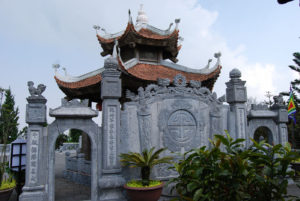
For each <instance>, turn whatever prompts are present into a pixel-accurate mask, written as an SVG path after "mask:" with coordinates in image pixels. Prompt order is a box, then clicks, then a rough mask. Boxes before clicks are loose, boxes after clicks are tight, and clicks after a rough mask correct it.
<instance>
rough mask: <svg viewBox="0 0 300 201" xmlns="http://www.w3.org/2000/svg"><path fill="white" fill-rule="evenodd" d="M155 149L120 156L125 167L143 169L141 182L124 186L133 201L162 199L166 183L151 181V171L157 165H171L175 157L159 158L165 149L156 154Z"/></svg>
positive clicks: (136, 181)
mask: <svg viewBox="0 0 300 201" xmlns="http://www.w3.org/2000/svg"><path fill="white" fill-rule="evenodd" d="M154 149H155V148H154V147H153V148H151V149H150V150H147V149H145V150H143V151H142V154H140V153H137V152H129V153H127V154H126V153H122V154H121V155H120V157H121V163H122V165H123V166H129V167H131V168H136V167H138V168H141V180H132V181H129V182H128V183H126V184H125V185H124V188H125V189H126V191H127V195H128V197H129V199H130V200H131V201H141V200H142V201H157V200H158V199H159V198H160V195H161V192H162V188H163V186H164V183H163V182H161V181H157V180H150V174H151V170H152V168H153V167H154V166H155V165H158V164H162V163H171V160H172V159H173V157H170V156H166V157H162V158H159V154H160V153H162V152H163V151H164V150H165V148H161V149H159V150H157V151H155V152H154Z"/></svg>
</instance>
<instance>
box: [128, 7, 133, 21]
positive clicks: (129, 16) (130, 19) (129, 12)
mask: <svg viewBox="0 0 300 201" xmlns="http://www.w3.org/2000/svg"><path fill="white" fill-rule="evenodd" d="M128 23H129V24H133V23H132V17H131V11H130V9H128Z"/></svg>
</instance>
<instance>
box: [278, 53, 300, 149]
mask: <svg viewBox="0 0 300 201" xmlns="http://www.w3.org/2000/svg"><path fill="white" fill-rule="evenodd" d="M293 56H294V59H293V61H294V62H295V64H296V65H289V68H290V69H291V70H293V71H295V72H296V73H300V53H299V52H296V53H294V54H293ZM291 85H292V89H293V95H294V100H295V104H296V114H295V117H296V122H300V105H299V104H300V98H299V96H300V79H295V80H293V81H291ZM281 94H282V95H284V96H289V91H288V92H281ZM288 133H289V141H292V144H293V145H294V146H295V145H296V144H295V140H296V141H298V142H299V143H300V124H299V123H296V125H294V123H293V120H292V119H289V123H288ZM292 133H294V136H292ZM294 148H295V147H294ZM296 148H300V144H298V147H296Z"/></svg>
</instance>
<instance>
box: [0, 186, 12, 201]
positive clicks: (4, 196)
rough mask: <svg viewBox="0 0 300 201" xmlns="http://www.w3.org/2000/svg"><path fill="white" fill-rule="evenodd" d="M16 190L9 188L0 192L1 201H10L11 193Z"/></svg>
mask: <svg viewBox="0 0 300 201" xmlns="http://www.w3.org/2000/svg"><path fill="white" fill-rule="evenodd" d="M14 189H15V188H9V189H5V190H0V200H1V201H8V200H9V198H10V195H11V193H12V192H13V190H14Z"/></svg>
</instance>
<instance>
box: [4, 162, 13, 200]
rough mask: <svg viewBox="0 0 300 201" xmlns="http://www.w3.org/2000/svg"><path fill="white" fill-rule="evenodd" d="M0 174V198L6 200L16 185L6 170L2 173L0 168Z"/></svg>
mask: <svg viewBox="0 0 300 201" xmlns="http://www.w3.org/2000/svg"><path fill="white" fill-rule="evenodd" d="M1 165H2V164H1ZM1 169H2V167H1ZM4 169H5V168H4ZM4 171H5V170H4ZM0 176H1V178H2V179H1V182H0V200H1V201H8V200H9V198H10V196H11V194H12V192H13V190H14V189H15V187H16V180H15V179H13V177H12V175H11V174H8V173H7V172H4V173H2V170H1V173H0Z"/></svg>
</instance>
